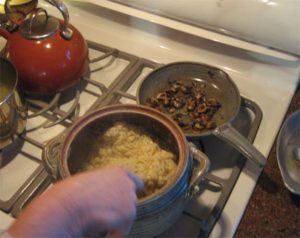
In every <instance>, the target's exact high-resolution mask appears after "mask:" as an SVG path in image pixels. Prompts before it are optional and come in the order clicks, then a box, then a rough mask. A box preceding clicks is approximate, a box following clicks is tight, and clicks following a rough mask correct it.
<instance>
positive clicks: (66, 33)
mask: <svg viewBox="0 0 300 238" xmlns="http://www.w3.org/2000/svg"><path fill="white" fill-rule="evenodd" d="M46 1H47V2H49V3H50V4H51V5H53V6H55V7H56V8H57V9H58V10H59V11H60V12H61V14H62V15H63V18H64V25H63V28H62V32H61V35H62V37H64V38H65V39H66V40H70V39H71V38H72V36H73V31H72V30H71V29H70V28H69V18H70V17H69V11H68V9H67V7H66V5H65V4H64V3H63V2H62V1H61V0H46Z"/></svg>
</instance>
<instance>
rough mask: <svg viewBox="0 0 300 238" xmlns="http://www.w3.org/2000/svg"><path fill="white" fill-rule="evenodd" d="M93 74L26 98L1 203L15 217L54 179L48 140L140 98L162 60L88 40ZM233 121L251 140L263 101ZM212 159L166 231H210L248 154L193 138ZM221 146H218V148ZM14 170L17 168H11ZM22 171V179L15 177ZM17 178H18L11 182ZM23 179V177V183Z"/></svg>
mask: <svg viewBox="0 0 300 238" xmlns="http://www.w3.org/2000/svg"><path fill="white" fill-rule="evenodd" d="M89 51H90V72H91V74H90V77H84V78H82V80H81V81H80V82H79V83H78V84H77V85H75V86H74V87H73V88H70V89H69V90H67V91H65V92H62V93H58V94H57V95H54V96H52V97H47V98H45V97H41V98H38V97H35V98H32V97H29V96H28V97H27V103H28V106H29V117H28V124H27V127H26V131H25V133H24V134H23V135H22V136H21V137H20V138H19V139H17V140H16V141H15V142H14V143H13V144H11V145H10V146H8V147H7V148H5V149H4V150H3V151H2V165H1V168H0V169H1V170H0V173H1V175H2V178H3V179H2V180H1V187H3V188H4V189H3V190H1V193H0V208H1V210H2V211H3V212H4V213H7V214H9V215H10V216H12V217H14V218H17V217H18V215H19V214H20V212H22V210H23V209H24V207H26V205H27V204H28V203H29V202H30V201H31V200H32V199H34V198H35V197H36V196H38V195H39V194H40V193H42V192H43V191H44V190H45V189H47V187H48V186H50V185H51V184H52V183H54V182H55V180H53V175H51V174H49V173H48V172H47V171H46V169H45V166H44V164H43V161H42V160H41V153H42V151H43V149H44V148H45V145H46V144H47V141H49V140H50V139H52V138H54V137H56V136H60V134H61V133H63V132H64V131H65V130H66V129H67V128H68V127H70V126H71V125H72V124H73V123H74V122H75V121H76V120H77V119H78V118H79V117H81V116H84V115H86V114H88V113H89V112H91V111H93V110H97V109H98V108H100V107H102V106H106V105H111V104H116V103H136V97H135V95H136V90H137V88H138V85H139V84H140V82H141V80H142V79H143V77H144V76H145V75H146V74H147V73H149V72H151V71H152V70H153V69H155V68H157V67H159V66H161V65H160V64H158V63H155V62H153V61H149V60H147V59H144V58H139V57H136V56H134V55H132V54H129V53H126V52H122V51H119V50H117V49H113V48H110V47H107V46H104V45H100V44H97V43H94V42H89ZM242 101H243V103H242V107H241V109H240V112H239V113H238V115H237V117H236V118H235V119H234V121H233V122H232V124H233V126H234V127H235V128H236V129H237V130H238V131H240V132H241V133H242V134H243V135H244V136H246V137H248V139H249V140H251V141H253V139H254V138H255V135H256V132H257V130H258V127H259V125H260V122H261V119H262V112H261V110H260V108H259V106H258V105H257V104H256V103H255V102H253V101H251V100H249V99H246V98H243V100H242ZM194 143H196V145H197V146H198V148H199V149H201V150H203V151H204V152H205V153H206V154H207V155H208V157H209V158H210V161H211V168H210V172H209V174H208V175H207V176H206V177H205V180H204V181H203V182H202V183H201V184H199V193H198V194H197V196H195V197H194V198H193V199H192V200H191V201H189V202H188V205H187V207H186V209H185V210H184V212H183V214H182V216H181V218H180V221H178V222H179V223H180V224H188V225H186V226H182V225H181V226H177V225H175V226H173V227H172V228H171V229H170V230H168V231H167V232H166V233H165V234H163V235H162V236H163V237H164V236H173V235H175V234H176V235H179V234H180V236H193V237H196V236H201V237H203V236H208V234H209V233H210V231H211V229H212V227H213V226H214V224H215V222H216V221H217V219H218V217H219V216H220V214H221V212H222V209H223V207H224V205H225V204H226V201H227V199H228V197H229V195H230V193H231V190H232V188H233V187H234V185H235V182H236V180H237V178H238V176H239V174H240V171H241V169H242V168H243V165H244V163H245V159H244V158H243V157H242V156H241V155H240V154H239V153H238V152H237V151H235V150H234V149H233V148H232V147H231V146H229V145H227V144H226V143H224V142H223V141H220V139H217V138H216V137H214V136H207V137H204V138H201V139H200V140H197V141H194ZM216 148H217V149H216ZM11 171H14V173H11ZM15 174H18V179H15V178H14V176H15ZM11 181H13V182H14V183H12V182H11ZM24 181H25V182H24Z"/></svg>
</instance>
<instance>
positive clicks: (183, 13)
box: [0, 0, 300, 237]
mask: <svg viewBox="0 0 300 238" xmlns="http://www.w3.org/2000/svg"><path fill="white" fill-rule="evenodd" d="M120 2H121V1H120ZM150 2H153V4H154V5H152V7H151V5H150V6H149V4H150ZM150 2H149V1H144V0H141V1H130V0H129V1H124V2H123V3H126V5H123V4H120V3H119V1H106V0H98V1H96V0H95V1H65V4H66V5H67V7H68V9H69V12H70V21H71V23H72V24H73V25H75V26H76V27H77V28H78V29H79V30H80V31H81V33H82V34H83V36H84V37H85V38H86V39H87V40H88V41H89V48H90V58H91V59H93V60H92V62H91V63H90V68H91V70H92V71H91V72H92V74H91V77H90V78H89V79H84V80H83V81H82V82H81V83H80V84H79V85H77V86H76V87H75V88H74V89H72V90H68V92H66V93H64V94H62V95H59V96H58V98H57V103H56V105H55V106H54V107H52V106H51V105H52V104H51V103H52V102H53V100H54V101H55V100H56V99H53V98H51V99H47V100H29V115H30V117H29V119H28V122H27V128H26V133H25V134H24V135H23V136H22V137H21V138H20V139H18V140H17V141H15V142H14V143H13V144H11V145H10V146H9V147H7V148H5V149H4V150H3V151H2V152H1V157H2V164H0V165H1V166H0V208H1V211H0V221H1V222H0V229H5V228H7V227H8V226H9V224H10V223H11V222H13V220H14V219H17V217H18V214H19V213H20V212H22V209H23V208H24V206H26V204H27V203H28V202H30V201H31V200H32V199H33V198H34V197H36V196H37V195H38V194H40V193H41V192H43V191H44V190H45V189H46V188H47V187H48V186H51V183H52V181H51V177H50V176H49V175H48V173H47V172H46V171H45V169H44V166H43V163H42V160H41V153H42V149H43V148H44V145H45V144H46V143H47V141H48V140H50V139H51V138H53V137H55V136H56V135H58V134H59V133H61V132H62V131H64V130H65V129H66V128H67V127H69V126H70V125H71V123H72V122H73V120H74V119H76V118H77V117H78V116H81V115H84V114H86V113H88V111H90V110H94V109H95V108H98V107H101V106H104V105H107V104H113V103H118V102H120V103H135V93H136V89H137V87H138V85H139V82H140V81H141V79H142V78H143V77H144V76H145V75H146V74H147V73H148V72H150V71H151V70H152V69H153V68H155V67H157V66H158V65H159V64H166V63H170V62H174V61H196V62H201V63H205V64H209V65H213V66H216V67H219V68H221V69H223V70H224V71H226V72H227V73H228V74H229V75H230V76H231V77H232V79H233V81H234V82H235V83H236V84H237V86H238V88H239V90H240V92H241V95H242V96H243V98H244V100H243V106H242V108H241V110H240V113H239V115H238V117H237V118H236V119H235V121H234V122H233V125H234V126H235V127H236V128H237V129H238V130H239V131H241V132H242V133H243V134H244V135H245V136H247V137H248V138H249V140H251V141H253V144H254V146H255V147H256V148H257V149H258V150H259V151H261V152H262V153H263V154H264V155H265V156H266V157H267V156H268V154H269V151H270V149H271V147H272V145H273V143H274V140H275V138H276V135H277V132H278V130H279V128H280V125H281V123H282V120H283V118H284V115H285V113H286V110H287V108H288V106H289V104H290V100H291V98H292V96H293V94H294V92H295V89H296V87H297V84H298V78H299V72H300V62H299V58H298V57H297V55H299V52H300V49H299V46H300V44H299V42H300V41H299V36H298V38H295V35H294V34H289V33H290V31H291V32H293V31H292V30H295V31H296V30H297V27H296V26H295V27H293V23H294V19H296V18H295V17H296V16H297V14H298V13H297V11H299V10H294V12H293V13H292V14H290V15H289V16H288V17H287V20H286V19H285V20H283V21H284V23H286V24H288V22H289V20H290V23H291V27H290V28H284V29H277V27H271V28H270V31H269V32H267V33H268V34H265V35H267V36H269V37H267V36H265V35H264V34H263V33H264V32H263V31H262V30H261V28H260V31H258V32H252V33H253V34H251V31H242V30H241V29H243V28H242V27H241V26H242V25H243V24H247V23H249V22H247V21H245V20H243V21H241V23H240V25H239V24H236V25H235V24H232V22H233V21H228V22H226V21H222V16H223V18H224V17H225V16H226V14H225V15H224V11H225V10H228V9H229V8H228V6H231V8H230V11H231V16H232V17H239V16H243V11H242V10H243V7H248V8H246V9H248V10H247V11H246V12H247V13H248V14H247V16H248V17H249V14H250V13H251V11H254V12H255V11H257V9H265V10H266V12H267V13H266V16H268V17H267V20H269V19H271V20H272V19H273V18H272V17H274V15H272V14H273V13H274V12H272V7H274V8H275V7H282V8H283V10H282V11H278V12H277V10H276V11H275V12H276V13H274V14H275V15H276V14H278V15H279V16H282V15H281V14H285V13H286V12H285V10H287V9H294V7H295V8H296V6H285V5H283V6H282V5H281V4H282V3H281V1H263V0H261V1H251V2H253V4H252V5H253V6H252V8H251V4H250V3H249V1H248V3H247V1H246V0H244V1H241V0H239V3H241V5H242V6H240V5H238V4H237V1H233V0H230V1H225V0H224V1H204V0H203V1H190V2H189V4H190V5H189V6H185V4H183V2H184V3H186V1H176V3H175V2H174V1H173V2H170V1H166V2H165V1H163V2H164V4H163V3H160V1H150ZM167 2H169V5H168V4H167ZM199 2H201V5H202V4H204V6H207V8H200V7H199V6H198V5H199ZM233 3H236V5H234V4H233ZM242 3H243V4H242ZM246 3H247V4H246ZM205 4H206V5H205ZM276 4H277V5H276ZM40 5H41V6H42V7H44V8H46V9H47V11H48V12H49V13H50V14H51V15H56V16H59V13H58V12H56V9H54V8H53V7H52V6H49V5H47V4H46V3H43V2H40ZM153 6H154V7H153ZM168 6H172V8H171V7H170V8H169V7H168ZM176 6H177V7H176ZM258 6H259V7H260V8H258ZM196 7H198V8H199V15H201V16H202V17H198V18H197V17H189V16H192V15H190V14H195V8H196ZM235 7H236V9H235ZM263 7H265V8H263ZM298 8H299V7H298ZM298 8H297V9H298ZM275 9H277V8H275ZM299 9H300V8H299ZM189 10H190V11H191V12H189ZM249 11H250V12H249ZM204 13H206V14H204ZM218 13H219V15H218ZM271 13H272V14H271ZM250 15H251V14H250ZM193 16H194V15H193ZM286 16H287V15H286ZM213 17H214V18H213ZM217 17H219V18H220V19H217ZM212 19H215V21H211V22H212V23H214V24H212V26H211V25H208V22H209V20H212ZM237 19H239V18H237ZM217 20H218V21H217ZM225 20H226V18H225ZM227 20H228V19H227ZM198 23H199V24H198ZM220 23H224V24H223V25H222V24H220ZM256 23H257V22H256ZM264 23H265V22H264ZM268 24H269V26H270V22H269V23H268ZM275 24H276V23H275ZM262 25H264V27H266V25H267V23H266V24H262ZM200 26H201V27H200ZM203 26H206V27H204V28H202V27H203ZM226 27H227V28H226ZM247 27H249V28H250V29H252V30H253V29H254V27H253V26H252V28H251V27H250V25H247ZM276 30H278V31H281V33H282V34H280V37H282V35H284V34H286V36H287V37H286V38H285V40H286V41H285V42H284V40H283V39H281V38H280V37H279V36H278V37H279V39H278V38H276V39H275V40H272V41H271V42H270V39H272V35H271V34H272V32H274V31H276ZM297 32H299V31H297ZM221 33H223V34H221ZM236 33H240V36H243V37H239V38H236V37H232V36H230V35H232V34H233V35H236ZM225 34H226V35H225ZM251 36H252V37H251ZM245 39H247V41H246V40H245ZM251 42H257V43H259V44H254V43H251ZM2 43H4V41H2ZM263 45H269V46H271V48H265V47H263ZM274 48H276V49H277V50H274ZM76 95H77V96H76ZM49 105H50V106H49ZM57 105H58V107H57ZM48 106H49V110H46V112H44V111H40V110H41V108H44V107H48ZM69 112H70V113H69ZM64 116H66V118H67V119H66V120H61V119H62V118H63V117H64ZM53 122H54V123H55V124H56V125H52V126H51V125H50V127H49V123H53ZM198 146H199V147H201V148H202V149H203V150H204V151H205V152H206V153H207V154H208V156H209V157H210V159H211V162H212V167H211V170H210V172H209V174H208V176H207V178H206V180H205V181H203V183H202V184H200V188H201V189H200V192H199V195H198V196H197V197H196V198H194V199H193V200H192V201H191V202H190V203H189V204H188V205H187V207H186V209H185V211H184V212H183V215H182V217H181V218H180V220H179V221H178V223H177V224H176V225H174V226H173V227H172V228H171V229H170V230H168V231H166V232H165V233H164V234H162V235H161V236H162V237H166V236H170V237H174V236H181V237H198V236H210V237H232V236H233V235H234V233H235V231H236V228H237V226H238V225H239V222H240V220H241V217H242V215H243V213H244V210H245V208H246V206H247V203H248V200H249V198H250V197H251V194H252V192H253V189H254V187H255V185H256V182H257V179H258V177H259V175H260V173H261V170H260V169H258V168H256V167H255V166H253V165H252V164H251V163H248V161H246V160H245V159H244V158H243V157H241V156H240V155H239V153H237V152H236V151H235V150H234V149H232V148H231V147H230V146H228V145H224V142H220V141H219V140H218V139H216V138H212V137H209V138H204V139H203V140H202V141H200V142H199V145H198ZM217 146H218V148H221V149H220V151H222V153H218V152H216V149H215V148H216V147H217ZM218 151H219V149H218ZM174 234H176V235H174Z"/></svg>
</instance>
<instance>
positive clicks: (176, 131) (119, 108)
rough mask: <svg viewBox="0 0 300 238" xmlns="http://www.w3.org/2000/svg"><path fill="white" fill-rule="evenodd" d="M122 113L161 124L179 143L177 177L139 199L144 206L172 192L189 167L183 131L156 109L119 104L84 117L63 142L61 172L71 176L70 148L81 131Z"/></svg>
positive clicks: (71, 129) (60, 162)
mask: <svg viewBox="0 0 300 238" xmlns="http://www.w3.org/2000/svg"><path fill="white" fill-rule="evenodd" d="M120 113H126V114H136V115H137V116H142V117H143V116H144V117H147V118H148V119H150V120H155V121H157V122H159V123H160V124H161V125H162V126H164V127H165V128H166V129H167V130H168V131H169V132H170V133H171V135H172V136H173V137H174V139H175V141H176V142H177V147H178V155H177V156H178V164H177V169H176V173H175V175H174V176H172V178H171V179H170V180H169V181H168V182H167V183H166V184H165V185H164V186H163V187H162V188H161V189H159V190H158V191H156V192H154V193H151V194H150V195H148V196H145V197H142V198H140V199H138V204H139V205H142V204H144V203H147V202H149V201H153V200H156V199H159V198H160V197H161V196H163V195H164V194H166V193H168V191H170V190H171V189H172V188H173V187H174V186H176V183H177V181H179V180H180V179H181V177H182V176H183V171H184V170H185V168H186V167H187V163H188V156H189V149H188V144H187V142H186V137H185V135H184V134H183V132H182V130H181V129H180V128H179V126H178V125H177V124H176V123H175V122H174V121H173V120H172V119H170V118H169V117H167V116H166V115H165V114H163V113H161V112H159V111H157V110H155V109H152V108H150V107H147V106H143V105H136V104H117V105H110V106H105V107H102V108H101V109H99V110H97V111H94V112H92V113H90V114H88V115H86V116H84V117H82V118H81V119H79V120H78V121H77V122H75V124H74V125H73V126H72V128H70V130H69V131H68V133H67V135H66V137H65V139H64V141H63V144H62V147H61V151H60V152H61V159H60V161H59V170H60V174H61V176H62V177H63V178H64V177H69V176H71V173H70V170H69V166H68V159H69V151H70V146H71V144H72V142H73V141H74V139H75V138H76V136H77V135H78V134H79V132H80V131H81V130H83V129H84V128H85V127H86V126H87V125H89V124H91V123H93V122H94V121H95V120H97V119H99V118H105V117H109V116H111V115H116V114H120ZM158 195H159V196H158Z"/></svg>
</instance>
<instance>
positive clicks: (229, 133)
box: [213, 123, 267, 168]
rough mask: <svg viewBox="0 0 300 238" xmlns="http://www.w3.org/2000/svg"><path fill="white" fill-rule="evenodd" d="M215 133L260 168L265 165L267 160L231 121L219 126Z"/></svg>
mask: <svg viewBox="0 0 300 238" xmlns="http://www.w3.org/2000/svg"><path fill="white" fill-rule="evenodd" d="M213 134H214V135H215V136H217V137H219V138H220V139H222V140H224V141H226V142H229V143H230V144H231V145H232V146H233V147H234V148H235V149H237V150H238V151H239V152H241V153H242V154H243V155H244V156H245V157H246V158H247V159H249V160H250V161H252V162H253V163H254V164H256V165H257V166H258V167H259V168H262V167H264V165H265V164H266V162H267V160H266V158H265V157H264V156H263V155H262V153H260V152H259V151H258V150H257V149H256V148H255V147H254V146H253V145H252V144H251V143H250V141H249V140H247V139H246V138H245V137H244V136H243V135H241V134H240V133H239V132H238V131H237V130H236V129H234V128H233V127H232V126H231V124H230V123H225V124H223V125H221V126H218V127H217V128H216V129H215V130H214V131H213Z"/></svg>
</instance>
